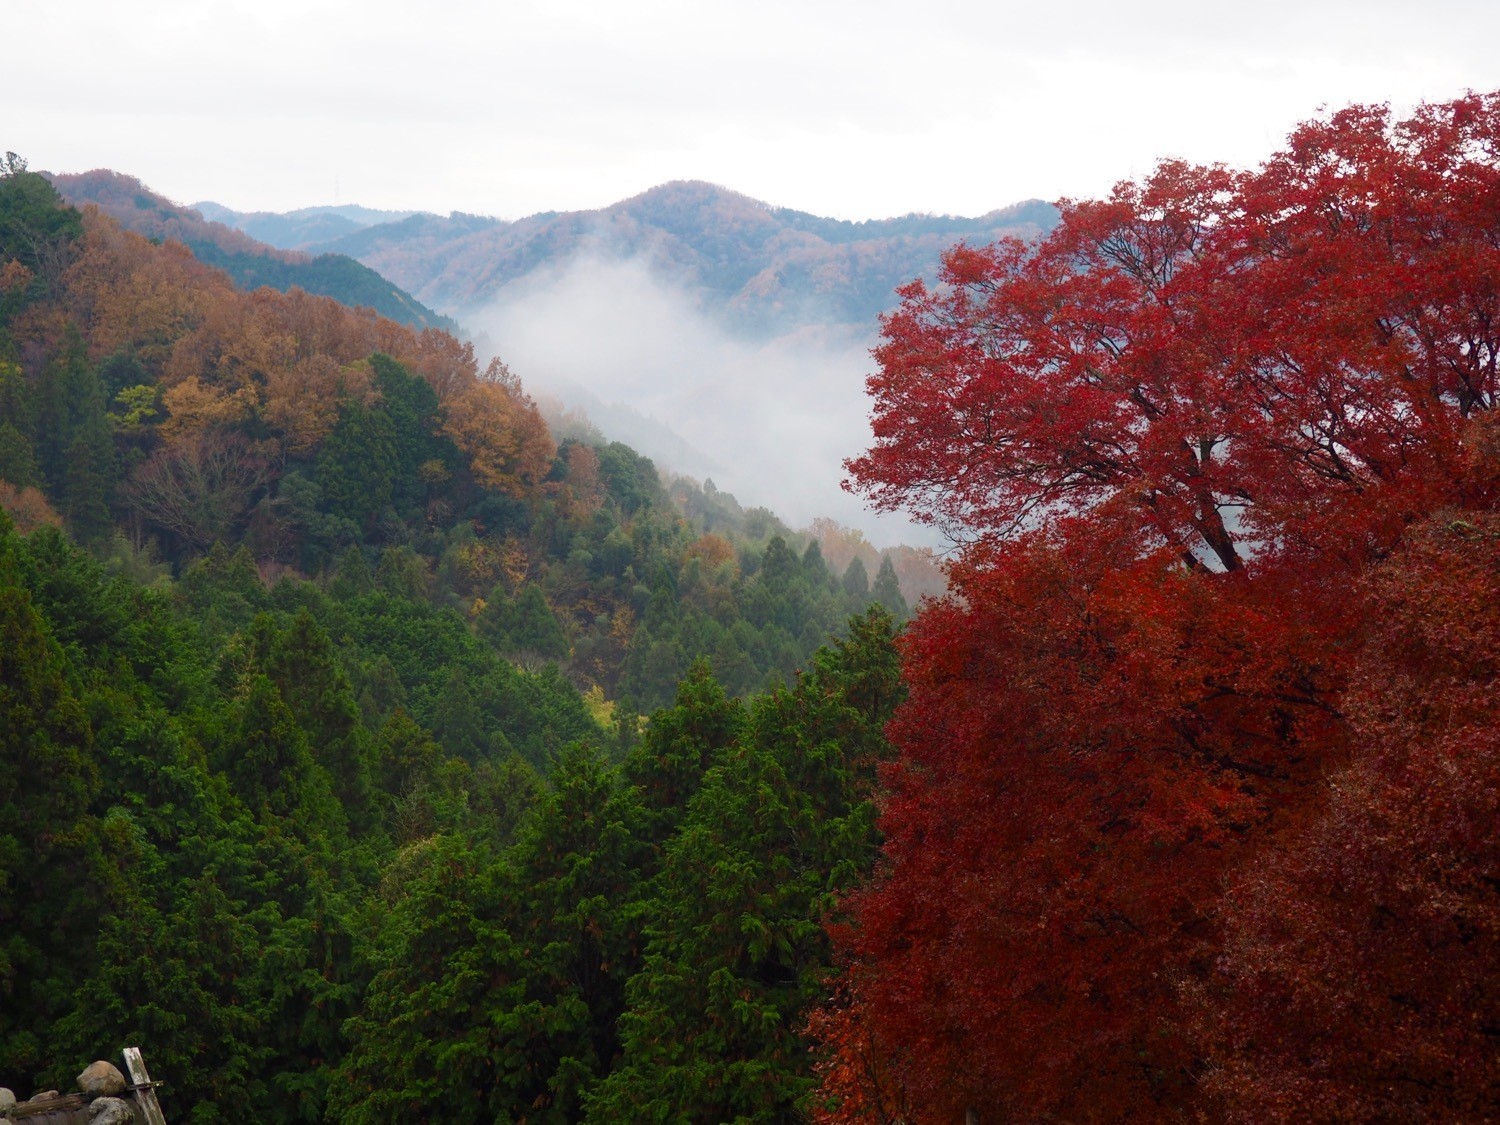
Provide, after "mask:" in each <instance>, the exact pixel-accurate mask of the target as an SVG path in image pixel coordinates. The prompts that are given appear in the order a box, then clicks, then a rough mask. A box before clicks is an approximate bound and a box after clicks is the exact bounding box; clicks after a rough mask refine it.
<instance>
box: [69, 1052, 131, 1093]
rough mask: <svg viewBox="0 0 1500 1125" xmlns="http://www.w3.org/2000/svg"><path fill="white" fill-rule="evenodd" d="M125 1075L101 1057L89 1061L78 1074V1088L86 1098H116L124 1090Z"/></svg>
mask: <svg viewBox="0 0 1500 1125" xmlns="http://www.w3.org/2000/svg"><path fill="white" fill-rule="evenodd" d="M125 1085H126V1084H125V1076H124V1075H123V1074H121V1073H120V1070H119V1068H118V1067H117V1066H115V1065H114V1064H113V1063H107V1062H105V1061H104V1060H103V1059H100V1060H99V1061H98V1062H94V1063H89V1065H88V1066H87V1067H85V1068H84V1071H83V1073H82V1074H80V1075H79V1076H78V1088H79V1089H80V1090H82V1091H83V1095H84V1097H87V1098H117V1097H119V1096H120V1095H121V1094H123V1093H124V1092H125Z"/></svg>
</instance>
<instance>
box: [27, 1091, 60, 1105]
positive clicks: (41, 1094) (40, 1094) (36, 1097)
mask: <svg viewBox="0 0 1500 1125" xmlns="http://www.w3.org/2000/svg"><path fill="white" fill-rule="evenodd" d="M60 1097H62V1095H61V1094H59V1093H58V1092H57V1091H56V1090H38V1091H37V1092H36V1093H34V1094H32V1095H31V1097H29V1098H27V1099H26V1100H27V1101H28V1102H40V1101H45V1100H46V1099H48V1098H60Z"/></svg>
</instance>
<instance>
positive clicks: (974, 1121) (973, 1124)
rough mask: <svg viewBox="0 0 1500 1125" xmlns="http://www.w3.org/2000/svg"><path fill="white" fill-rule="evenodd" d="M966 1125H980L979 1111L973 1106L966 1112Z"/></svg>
mask: <svg viewBox="0 0 1500 1125" xmlns="http://www.w3.org/2000/svg"><path fill="white" fill-rule="evenodd" d="M964 1125H979V1111H978V1110H977V1109H975V1108H974V1107H973V1106H970V1107H969V1108H968V1109H966V1110H964Z"/></svg>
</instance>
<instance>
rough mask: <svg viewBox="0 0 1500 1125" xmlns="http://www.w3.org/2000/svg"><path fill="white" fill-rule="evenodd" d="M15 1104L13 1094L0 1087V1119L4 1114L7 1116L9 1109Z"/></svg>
mask: <svg viewBox="0 0 1500 1125" xmlns="http://www.w3.org/2000/svg"><path fill="white" fill-rule="evenodd" d="M15 1104H16V1095H15V1092H14V1091H11V1090H7V1089H6V1088H5V1087H4V1086H0V1117H4V1116H5V1115H6V1114H8V1113H9V1112H10V1107H11V1106H13V1105H15Z"/></svg>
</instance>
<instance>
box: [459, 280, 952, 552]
mask: <svg viewBox="0 0 1500 1125" xmlns="http://www.w3.org/2000/svg"><path fill="white" fill-rule="evenodd" d="M463 319H464V321H465V323H467V324H469V325H470V326H471V327H473V328H474V329H475V330H478V331H482V332H483V333H485V334H486V335H487V336H488V337H489V338H490V340H491V341H492V343H493V346H494V349H495V351H496V352H497V353H498V354H499V355H500V357H501V358H502V359H503V360H505V362H506V363H507V364H508V365H509V366H510V368H511V369H512V370H513V371H514V372H515V373H516V374H517V375H519V376H520V378H521V381H522V382H523V383H524V384H525V385H526V387H527V388H528V389H530V390H532V391H535V392H540V393H546V394H550V395H552V396H554V397H557V398H559V399H561V400H563V401H564V402H565V403H568V404H569V405H574V406H577V407H579V408H581V409H582V410H583V411H584V412H585V413H586V414H588V415H589V417H590V419H591V420H592V421H593V422H594V423H595V425H597V426H598V427H599V428H600V429H601V430H602V431H603V432H604V433H605V434H606V436H608V437H610V438H614V439H618V440H621V441H625V442H627V443H628V444H630V445H632V446H634V447H635V448H637V449H638V450H639V451H640V452H642V453H644V454H646V455H647V456H649V457H651V458H652V459H653V460H655V461H656V462H657V464H658V466H659V467H660V468H663V469H669V470H675V471H677V472H680V473H685V474H687V475H689V476H693V477H697V478H699V479H702V478H704V477H711V478H712V479H713V481H714V483H715V484H716V485H717V486H718V487H719V488H720V489H721V490H724V491H728V492H732V493H734V495H735V496H736V498H737V499H738V500H739V501H740V503H741V504H743V505H744V506H746V507H751V506H755V505H761V506H764V507H767V508H770V509H771V510H772V511H774V512H775V513H776V514H777V515H779V516H780V517H781V518H782V519H783V520H785V521H786V522H787V523H788V524H790V525H792V526H793V527H804V526H806V525H807V524H809V523H810V522H811V521H812V520H813V519H815V518H816V517H819V516H828V517H831V518H833V519H836V520H838V521H839V522H840V523H843V524H847V525H849V526H852V527H857V528H859V529H860V530H862V531H863V532H864V533H865V535H866V536H867V538H869V540H870V541H871V542H872V543H874V544H876V545H877V546H888V545H893V544H895V543H898V542H905V543H910V544H922V545H937V542H938V541H937V539H936V538H935V536H934V534H933V532H932V531H931V530H929V529H927V528H922V527H917V526H915V525H913V524H911V523H910V521H908V520H906V519H904V518H898V517H892V516H877V515H876V514H875V513H873V512H870V511H869V510H867V509H866V507H865V506H864V503H863V501H861V500H860V499H858V498H857V497H854V496H851V495H849V494H848V493H846V492H844V491H843V490H842V489H841V488H840V487H839V481H840V480H841V479H842V478H843V476H844V472H843V467H842V462H843V460H844V458H846V457H850V456H853V455H855V454H858V453H860V452H862V451H863V450H864V449H865V448H866V447H867V446H868V444H869V441H870V429H869V422H868V414H869V407H868V404H867V402H866V399H865V393H864V380H865V376H866V375H867V374H868V373H869V372H870V370H871V369H872V365H873V362H874V361H873V360H872V359H871V358H870V354H869V349H870V346H871V345H872V343H873V342H874V330H875V326H874V325H870V326H869V327H868V329H867V330H862V329H860V328H856V327H848V326H826V327H824V326H818V327H812V328H807V329H803V330H801V331H799V332H797V333H794V334H792V335H788V336H783V337H780V338H777V339H774V340H769V341H754V340H747V339H744V338H742V337H739V336H736V335H733V334H731V333H730V332H728V331H726V330H724V329H723V328H721V327H720V326H719V325H717V324H716V323H715V322H714V320H713V319H712V318H711V317H710V316H709V315H708V314H707V313H705V312H704V310H703V309H702V308H701V307H700V306H699V305H698V303H697V302H696V301H695V299H694V298H693V296H692V295H690V294H689V293H687V292H684V291H682V290H681V289H677V288H674V287H672V286H670V285H668V284H667V283H666V282H664V281H663V280H662V279H661V278H659V277H657V276H655V275H653V274H652V272H651V271H650V269H649V268H648V267H647V266H646V265H645V264H644V263H641V262H639V261H618V260H605V259H599V258H586V259H577V260H574V261H573V262H571V263H569V264H568V265H567V266H565V267H563V268H561V269H559V270H557V271H549V272H545V273H542V272H540V271H539V273H538V274H533V275H530V276H528V277H527V278H526V279H525V280H523V281H522V282H520V283H517V284H516V285H514V286H512V287H511V288H510V289H508V290H506V291H505V292H504V293H503V294H502V296H501V298H500V299H499V300H498V301H497V302H495V303H494V304H492V305H490V306H489V307H488V308H486V309H484V310H483V311H481V312H480V313H477V314H474V313H470V314H467V315H465V316H464V318H463ZM632 415H634V416H635V421H634V422H633V421H632ZM653 423H654V424H653ZM663 429H665V430H669V431H670V433H663V432H662V431H663ZM674 438H675V439H678V440H674Z"/></svg>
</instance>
